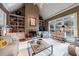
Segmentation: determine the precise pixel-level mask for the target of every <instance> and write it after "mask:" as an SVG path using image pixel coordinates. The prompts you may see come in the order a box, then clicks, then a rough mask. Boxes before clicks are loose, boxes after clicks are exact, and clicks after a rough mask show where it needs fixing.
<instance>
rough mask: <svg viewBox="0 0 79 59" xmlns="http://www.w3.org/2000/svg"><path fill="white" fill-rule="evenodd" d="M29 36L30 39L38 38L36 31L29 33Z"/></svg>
mask: <svg viewBox="0 0 79 59" xmlns="http://www.w3.org/2000/svg"><path fill="white" fill-rule="evenodd" d="M29 35H30V37H36V36H37V32H36V31H32V30H31V31H29Z"/></svg>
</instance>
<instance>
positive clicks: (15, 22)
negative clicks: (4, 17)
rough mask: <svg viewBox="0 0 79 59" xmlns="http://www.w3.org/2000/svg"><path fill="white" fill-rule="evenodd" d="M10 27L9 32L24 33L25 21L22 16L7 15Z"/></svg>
mask: <svg viewBox="0 0 79 59" xmlns="http://www.w3.org/2000/svg"><path fill="white" fill-rule="evenodd" d="M7 24H8V25H9V26H11V28H12V30H11V32H24V31H25V19H24V16H20V15H15V14H9V19H8V23H7Z"/></svg>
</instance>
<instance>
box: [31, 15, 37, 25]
mask: <svg viewBox="0 0 79 59" xmlns="http://www.w3.org/2000/svg"><path fill="white" fill-rule="evenodd" d="M30 26H36V18H33V17H30Z"/></svg>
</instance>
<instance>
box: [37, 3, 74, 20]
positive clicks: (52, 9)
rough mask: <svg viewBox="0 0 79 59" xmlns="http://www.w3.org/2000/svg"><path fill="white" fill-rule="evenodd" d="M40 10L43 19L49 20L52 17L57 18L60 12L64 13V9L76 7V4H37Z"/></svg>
mask: <svg viewBox="0 0 79 59" xmlns="http://www.w3.org/2000/svg"><path fill="white" fill-rule="evenodd" d="M37 5H38V7H39V9H40V14H41V16H42V17H43V19H48V18H50V17H52V16H55V15H56V14H57V13H59V12H60V11H61V12H62V11H63V10H64V9H67V8H68V7H69V8H71V7H70V6H72V5H76V4H74V3H45V4H42V5H41V4H37Z"/></svg>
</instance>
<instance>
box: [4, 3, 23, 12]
mask: <svg viewBox="0 0 79 59" xmlns="http://www.w3.org/2000/svg"><path fill="white" fill-rule="evenodd" d="M22 5H23V4H22V3H3V6H4V7H5V8H6V9H7V10H8V11H9V12H12V11H14V10H17V9H18V8H20V7H22Z"/></svg>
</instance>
